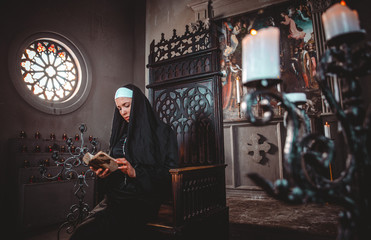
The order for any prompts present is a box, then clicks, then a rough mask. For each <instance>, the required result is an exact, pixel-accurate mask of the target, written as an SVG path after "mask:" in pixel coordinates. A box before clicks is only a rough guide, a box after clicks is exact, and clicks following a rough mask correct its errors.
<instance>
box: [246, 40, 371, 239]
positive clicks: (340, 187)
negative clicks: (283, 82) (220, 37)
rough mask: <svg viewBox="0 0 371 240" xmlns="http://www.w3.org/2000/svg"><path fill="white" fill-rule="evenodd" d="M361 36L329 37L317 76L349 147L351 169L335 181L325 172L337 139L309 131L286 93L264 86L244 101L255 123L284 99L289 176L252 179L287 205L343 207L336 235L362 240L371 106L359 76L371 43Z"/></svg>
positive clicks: (370, 173)
mask: <svg viewBox="0 0 371 240" xmlns="http://www.w3.org/2000/svg"><path fill="white" fill-rule="evenodd" d="M363 39H364V34H363V33H351V34H346V35H342V36H340V37H337V38H335V39H331V41H329V42H328V44H329V45H330V48H329V49H328V50H327V51H326V52H325V53H324V55H323V57H322V59H321V62H320V65H319V68H318V72H317V79H316V80H317V82H318V84H319V86H320V88H321V91H322V93H323V94H324V96H325V98H326V101H327V103H328V104H329V106H330V107H331V110H332V112H333V113H334V114H335V115H336V117H337V119H338V122H339V124H340V126H341V128H342V133H343V135H344V138H345V140H346V143H347V147H348V159H347V167H346V169H345V170H344V171H343V172H342V173H341V174H340V176H339V177H338V178H337V179H334V180H330V179H328V177H327V176H326V174H324V173H325V172H327V171H326V169H328V168H329V166H330V164H331V162H332V161H333V158H334V143H333V142H332V140H330V139H328V138H326V137H324V136H322V135H319V134H316V133H311V132H310V125H309V121H308V117H307V116H306V113H305V111H303V110H301V109H299V108H297V107H296V106H295V105H294V104H293V103H291V102H290V101H289V100H288V99H287V98H286V97H285V95H284V94H282V93H280V92H278V91H277V90H274V89H269V88H264V87H263V86H260V87H258V88H257V90H256V91H253V92H250V93H249V95H248V96H247V97H246V98H245V100H244V101H245V103H246V105H247V107H246V114H247V116H248V118H249V120H250V121H251V122H252V123H254V124H257V125H263V124H266V123H268V122H269V121H270V120H271V119H272V118H273V114H274V112H273V109H272V106H271V105H270V101H267V99H269V98H274V99H276V100H278V101H280V102H281V104H282V107H284V108H285V109H286V111H287V136H286V142H285V148H284V158H285V162H284V165H285V168H286V170H287V171H288V173H289V176H290V179H289V180H287V179H280V180H277V181H275V182H274V183H271V182H269V181H268V180H266V179H264V178H262V177H261V176H259V175H258V174H255V173H250V174H249V177H250V178H251V179H252V180H253V181H254V182H255V183H256V184H257V185H259V186H261V187H262V188H263V189H264V190H265V191H266V192H267V193H268V194H269V195H271V196H273V197H275V198H277V199H280V200H282V201H285V202H288V203H293V204H301V203H308V202H314V203H325V202H329V203H334V204H337V205H340V206H342V207H343V208H344V210H343V211H342V212H341V214H340V227H339V232H338V239H364V238H365V237H366V236H368V234H369V232H370V230H371V218H370V216H371V207H370V204H371V188H370V186H369V184H370V183H371V159H370V152H369V151H370V149H371V146H370V143H371V128H370V121H371V107H369V110H368V112H367V113H366V111H365V109H364V108H363V105H362V99H361V98H360V92H361V89H360V86H359V83H358V79H359V78H360V77H361V76H364V75H366V74H370V73H371V68H370V66H371V43H369V42H364V41H361V40H363ZM329 75H337V77H338V78H339V79H340V81H341V82H342V86H343V88H342V90H343V93H342V94H343V97H344V99H343V104H344V105H343V108H342V107H341V105H340V103H338V102H337V101H336V99H335V97H334V95H333V93H332V91H331V89H330V87H329V86H328V81H327V78H328V76H329ZM262 81H264V80H262ZM258 96H260V97H262V98H263V100H262V101H261V106H262V109H263V114H262V117H261V118H257V117H256V116H255V115H254V113H253V111H252V109H253V104H254V101H253V99H256V97H258Z"/></svg>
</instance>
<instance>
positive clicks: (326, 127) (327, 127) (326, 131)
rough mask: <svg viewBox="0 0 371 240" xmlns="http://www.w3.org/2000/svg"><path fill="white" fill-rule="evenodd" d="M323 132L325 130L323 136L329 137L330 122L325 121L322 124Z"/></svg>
mask: <svg viewBox="0 0 371 240" xmlns="http://www.w3.org/2000/svg"><path fill="white" fill-rule="evenodd" d="M323 129H324V132H325V137H327V138H331V130H330V124H328V122H326V124H325V125H324V126H323Z"/></svg>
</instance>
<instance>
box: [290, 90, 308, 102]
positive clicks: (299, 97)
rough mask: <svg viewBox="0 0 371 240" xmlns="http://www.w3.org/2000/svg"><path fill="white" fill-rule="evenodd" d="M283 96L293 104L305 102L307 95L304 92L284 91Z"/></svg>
mask: <svg viewBox="0 0 371 240" xmlns="http://www.w3.org/2000/svg"><path fill="white" fill-rule="evenodd" d="M284 95H285V97H286V98H287V99H288V100H289V101H290V102H292V103H294V104H304V103H306V102H307V95H305V93H301V92H296V93H285V94H284Z"/></svg>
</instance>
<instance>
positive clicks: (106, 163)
mask: <svg viewBox="0 0 371 240" xmlns="http://www.w3.org/2000/svg"><path fill="white" fill-rule="evenodd" d="M82 160H83V161H84V162H85V163H86V164H87V165H88V166H91V167H93V168H94V169H99V168H103V170H105V169H106V168H108V169H109V170H110V172H114V171H116V170H117V168H118V164H117V162H116V161H115V159H114V158H112V157H111V156H110V155H108V154H107V153H105V152H102V151H100V152H98V153H97V154H95V155H93V154H91V153H86V154H85V155H84V157H83V158H82Z"/></svg>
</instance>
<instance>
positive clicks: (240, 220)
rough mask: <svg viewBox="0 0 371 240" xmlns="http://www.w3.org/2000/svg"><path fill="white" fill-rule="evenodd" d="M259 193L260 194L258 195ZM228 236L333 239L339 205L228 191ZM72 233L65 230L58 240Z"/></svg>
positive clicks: (37, 236)
mask: <svg viewBox="0 0 371 240" xmlns="http://www.w3.org/2000/svg"><path fill="white" fill-rule="evenodd" d="M257 196H258V197H257ZM227 205H228V206H229V221H230V227H229V233H230V234H229V235H230V237H229V240H242V239H249V240H268V239H269V240H272V239H274V240H281V239H282V240H291V239H292V240H298V239H300V240H311V239H315V240H333V239H336V231H337V230H336V228H337V220H338V219H337V216H338V213H339V211H340V208H339V207H337V206H332V205H329V204H323V205H314V204H307V205H295V206H292V205H286V204H284V203H281V202H279V201H276V200H273V199H269V198H267V197H264V196H262V197H259V195H253V197H252V196H249V195H247V196H246V195H241V194H233V193H229V194H228V197H227ZM57 231H58V226H52V227H49V228H47V229H45V230H44V231H43V232H41V233H37V232H34V233H31V234H30V235H29V237H27V238H24V240H54V239H55V240H57ZM68 237H69V235H68V234H67V233H66V232H64V231H62V232H61V235H60V238H59V240H67V239H68Z"/></svg>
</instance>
